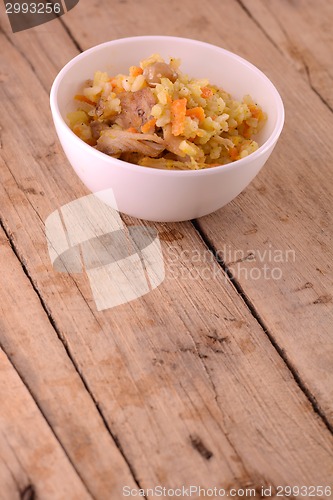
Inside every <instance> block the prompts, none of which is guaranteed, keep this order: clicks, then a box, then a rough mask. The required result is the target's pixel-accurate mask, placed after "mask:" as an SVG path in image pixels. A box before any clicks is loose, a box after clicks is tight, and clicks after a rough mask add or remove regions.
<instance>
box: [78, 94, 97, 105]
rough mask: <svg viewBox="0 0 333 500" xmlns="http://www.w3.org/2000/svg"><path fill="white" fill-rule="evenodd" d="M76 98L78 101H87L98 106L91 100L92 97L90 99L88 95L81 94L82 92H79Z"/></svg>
mask: <svg viewBox="0 0 333 500" xmlns="http://www.w3.org/2000/svg"><path fill="white" fill-rule="evenodd" d="M74 99H75V100H76V101H81V102H86V103H87V104H90V105H91V106H96V104H95V103H94V102H93V101H91V100H90V99H88V97H86V96H85V95H81V94H77V95H76V96H75V97H74Z"/></svg>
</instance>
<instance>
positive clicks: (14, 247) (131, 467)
mask: <svg viewBox="0 0 333 500" xmlns="http://www.w3.org/2000/svg"><path fill="white" fill-rule="evenodd" d="M0 228H1V229H2V230H3V232H4V233H5V235H6V237H7V239H8V242H9V244H10V247H11V249H12V251H13V253H14V255H15V257H16V258H17V260H18V261H19V263H20V264H21V267H22V270H23V272H24V274H25V275H26V277H27V278H28V280H29V282H30V284H31V286H32V289H33V290H34V292H35V293H36V295H37V297H38V299H39V301H40V304H41V306H42V308H43V310H44V311H45V313H46V315H47V318H48V320H49V322H50V324H51V326H52V328H53V329H54V331H55V333H56V335H57V337H58V339H59V340H60V342H61V343H62V344H63V346H64V349H65V351H66V354H67V356H68V357H69V359H70V361H71V363H72V364H73V366H74V369H75V371H76V372H77V374H78V375H79V377H80V379H81V381H82V383H83V385H84V388H85V389H86V391H87V392H88V394H89V396H90V397H91V399H92V400H93V402H94V405H95V407H96V410H97V412H98V414H99V416H100V417H101V419H102V422H103V424H104V426H105V427H106V429H107V431H108V433H109V434H110V436H111V438H112V440H113V442H114V443H115V445H116V447H117V449H118V450H119V453H120V454H121V456H122V457H123V459H124V461H125V463H126V464H127V466H128V469H129V471H130V473H131V475H132V477H133V480H134V482H135V484H136V485H137V487H138V489H140V490H141V489H142V486H141V485H140V482H139V479H138V477H137V475H136V472H135V470H134V468H133V466H132V464H131V463H130V461H129V459H128V458H127V456H126V454H125V452H124V449H123V447H122V445H121V443H120V441H119V438H118V437H117V436H116V435H115V434H114V433H113V432H112V430H111V428H110V426H109V424H108V422H107V420H106V419H105V417H104V414H103V412H102V411H101V409H100V407H99V405H98V402H97V401H96V399H95V398H94V396H93V394H92V393H91V391H90V389H89V386H88V385H87V383H86V380H85V378H84V377H83V375H82V374H81V373H80V370H79V368H78V366H77V364H76V362H75V359H74V358H73V356H72V355H71V352H70V350H69V348H68V345H67V342H66V341H65V339H64V338H62V336H61V334H60V331H59V328H58V327H57V325H56V322H55V320H54V318H53V317H52V315H51V314H50V311H49V310H48V308H47V305H46V303H45V302H44V300H43V298H42V296H41V294H40V292H39V290H38V287H37V285H36V284H35V283H34V281H33V279H32V277H31V276H30V274H29V272H28V269H27V267H26V265H25V264H24V262H23V260H22V259H21V258H20V255H19V252H18V250H17V248H16V246H15V243H14V241H13V238H12V237H11V235H10V233H9V231H8V230H7V229H6V227H5V224H4V222H3V220H2V219H1V217H0ZM0 349H2V351H3V352H4V353H5V354H6V356H7V358H8V359H9V361H10V363H11V364H12V366H13V368H14V369H15V371H16V372H17V374H18V376H19V377H20V379H21V381H22V383H23V384H24V385H25V387H26V388H27V390H28V391H29V394H30V395H31V397H32V399H33V400H34V402H35V403H36V406H37V407H38V409H39V411H40V412H41V414H42V415H43V417H44V419H45V420H46V422H47V424H48V425H49V427H50V429H51V430H52V433H53V434H54V436H55V437H56V439H57V441H58V442H59V444H60V446H61V447H62V449H63V450H64V453H65V454H66V457H67V458H68V460H69V462H70V463H71V465H72V466H73V468H74V469H75V471H76V473H77V475H78V476H79V478H80V479H81V481H82V483H83V485H84V486H85V488H86V490H87V492H88V493H89V494H90V496H91V497H92V498H93V499H95V497H94V495H93V494H92V492H91V491H90V490H89V488H88V486H87V484H86V483H85V481H84V479H83V477H82V476H81V475H80V472H79V471H78V470H77V468H76V466H75V464H74V463H73V461H72V460H71V458H70V456H69V455H68V453H67V451H66V449H65V448H64V446H63V445H62V443H61V441H60V440H59V439H58V437H57V436H56V434H55V433H54V430H53V428H52V426H51V424H50V422H49V421H48V418H47V416H46V415H45V413H44V412H43V410H42V408H41V407H40V405H39V404H38V401H36V399H35V398H34V396H33V394H32V392H31V391H30V388H29V385H28V384H27V383H26V382H25V380H24V379H23V377H22V376H21V374H20V373H19V371H18V370H17V368H16V366H15V365H14V363H13V361H12V359H11V358H10V356H9V355H8V353H7V352H6V350H5V349H4V347H3V346H2V345H1V342H0ZM142 498H145V499H146V500H147V497H146V496H143V497H142Z"/></svg>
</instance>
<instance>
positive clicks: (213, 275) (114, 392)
mask: <svg viewBox="0 0 333 500" xmlns="http://www.w3.org/2000/svg"><path fill="white" fill-rule="evenodd" d="M78 8H79V7H78ZM1 42H3V43H4V46H5V49H6V50H5V52H4V54H5V57H4V68H5V70H6V71H7V72H8V73H9V74H11V75H13V78H11V81H12V82H13V86H12V87H11V88H8V87H6V88H2V92H3V94H4V96H3V97H5V98H2V100H1V102H2V103H3V104H2V107H3V110H4V115H5V116H6V115H7V113H8V106H10V101H11V99H13V96H16V98H17V99H19V100H22V102H24V104H25V106H20V108H19V109H20V111H19V116H17V117H16V116H14V117H13V120H12V122H11V129H10V131H9V129H8V127H6V124H5V123H2V127H3V138H2V139H3V150H2V158H3V161H2V164H1V173H0V175H1V187H0V195H1V197H2V205H1V211H2V218H3V223H4V225H5V227H6V229H7V231H8V233H9V234H10V237H11V241H12V243H13V244H14V245H15V247H16V248H17V252H18V254H19V255H20V257H21V259H22V260H23V261H24V262H25V265H26V268H27V271H28V272H29V273H30V274H31V276H32V279H33V282H34V284H35V286H36V287H37V288H38V290H39V293H40V296H41V298H42V300H43V301H44V302H45V304H46V305H47V308H48V311H49V313H50V314H51V316H52V317H53V319H54V321H55V324H56V325H57V327H58V329H59V332H60V334H61V336H62V338H63V339H64V342H66V344H67V346H68V350H69V353H70V355H71V356H72V358H73V359H75V361H76V363H77V366H78V368H79V372H80V373H81V375H82V377H83V378H84V380H85V383H86V384H87V386H88V387H89V390H90V392H91V393H92V394H93V395H94V398H95V400H96V401H98V404H99V407H100V409H101V411H102V412H103V415H104V417H105V419H106V421H107V422H108V424H109V426H110V427H111V428H112V431H113V433H114V434H115V435H116V436H117V438H118V439H119V442H120V443H121V446H122V448H123V450H124V453H125V454H126V456H127V458H128V460H129V461H130V463H131V464H132V467H133V468H134V469H135V471H136V475H137V477H138V479H139V481H140V484H142V485H144V486H145V487H147V486H153V485H156V484H163V485H166V486H170V487H172V486H179V485H189V484H200V485H201V486H203V487H211V486H215V485H217V486H224V487H226V488H228V487H230V486H234V485H236V486H239V485H244V484H245V483H246V484H253V485H255V486H256V487H259V486H260V484H263V483H264V484H267V483H268V484H272V485H278V484H310V483H311V484H322V483H324V484H328V483H329V481H330V480H331V477H332V466H331V461H332V445H333V443H332V436H331V435H330V434H329V432H328V430H327V429H326V428H325V426H324V425H323V423H322V421H321V420H320V419H319V418H318V417H317V415H315V414H314V413H313V410H312V407H311V405H310V404H309V402H308V400H307V399H306V397H305V396H304V394H303V393H302V392H301V391H300V390H299V388H298V386H297V384H296V383H295V381H294V379H293V377H292V376H291V374H290V372H289V371H288V369H287V368H286V366H285V364H284V363H283V361H282V360H281V358H280V356H279V355H278V354H277V352H276V350H275V349H274V348H273V347H272V345H271V343H270V342H269V340H268V339H267V337H266V335H265V334H264V332H263V331H262V329H261V328H260V327H259V325H258V323H257V321H256V320H255V319H254V318H253V317H252V316H251V314H249V312H248V310H247V308H246V307H245V306H244V303H243V302H242V300H241V299H240V297H239V296H238V294H237V293H236V291H235V290H234V288H233V286H232V285H231V284H230V282H229V280H228V279H226V277H225V275H224V273H223V272H222V271H221V269H220V268H219V267H217V266H216V265H214V263H212V262H211V261H210V260H208V262H206V261H205V260H204V258H203V257H202V256H206V255H207V254H206V252H207V249H206V248H205V246H204V245H203V244H202V241H201V240H200V238H198V235H197V234H196V232H195V231H194V229H193V227H192V226H191V224H189V223H187V224H185V223H184V224H179V225H176V224H175V225H171V224H170V225H156V226H155V227H157V228H158V229H159V230H160V231H161V232H162V235H163V236H162V238H164V244H163V249H164V252H165V255H166V264H167V272H168V274H167V279H166V280H165V281H164V283H163V284H162V285H161V286H160V287H159V288H158V289H156V290H154V291H153V292H151V293H150V294H149V295H147V296H145V297H142V298H141V299H140V300H137V301H135V302H131V303H129V304H126V305H123V306H119V307H118V308H116V309H109V310H104V311H101V312H97V311H96V309H95V308H94V302H93V300H92V296H91V291H90V289H89V286H88V283H87V281H85V278H84V277H83V276H80V275H72V276H66V275H63V274H59V273H55V272H53V270H52V267H51V265H50V262H49V259H48V255H47V249H46V244H45V239H44V227H43V221H44V220H45V219H46V217H47V216H48V215H49V214H50V213H51V212H52V211H54V210H55V209H57V208H58V207H59V206H61V205H62V204H63V203H66V202H68V201H71V200H72V199H76V198H77V197H79V196H81V195H82V194H83V193H86V191H85V190H84V189H83V188H82V186H81V185H80V183H79V182H78V180H77V178H76V177H75V176H74V174H73V173H72V172H71V170H70V169H69V168H68V165H67V164H66V162H65V160H64V157H63V155H62V153H61V151H60V148H59V147H58V146H57V144H55V143H54V141H55V138H54V133H53V131H52V129H51V128H50V126H49V124H50V115H49V113H48V108H47V96H46V95H45V94H44V93H43V91H42V88H41V87H40V85H39V84H38V82H36V79H35V76H34V75H33V73H32V72H31V70H30V69H29V67H28V65H27V63H26V62H24V61H23V60H22V58H20V57H18V56H17V54H16V52H15V50H14V48H13V46H10V44H8V43H6V41H5V40H1ZM14 54H15V58H16V65H15V67H13V65H12V64H11V60H12V59H13V57H14ZM20 75H23V76H22V77H20ZM20 78H24V81H25V86H24V87H22V85H21V84H20ZM36 93H37V94H38V104H39V106H38V111H37V110H36V108H35V106H33V105H32V104H31V103H32V102H33V99H34V96H35V94H36ZM41 110H43V112H42V113H41ZM22 123H23V124H24V123H29V125H30V126H29V136H27V135H26V133H27V129H25V133H22V131H21V127H22ZM18 140H19V141H20V144H21V148H22V151H23V152H24V153H21V152H20V150H18V151H16V149H17V148H15V146H16V144H17V141H18ZM51 145H52V148H50V146H51ZM14 150H15V151H16V152H15V157H14V155H13V151H14ZM50 150H51V151H50ZM46 152H48V153H50V152H51V153H52V154H51V155H50V154H49V156H48V158H47V160H45V155H46ZM193 250H197V251H198V253H199V255H200V256H201V258H200V259H199V262H198V263H195V264H194V263H193V262H192V261H191V259H190V261H189V259H188V255H189V254H191V252H192V251H193ZM184 251H185V252H187V253H185V252H184ZM175 252H176V254H178V257H177V261H176V266H175V267H172V264H173V262H172V258H173V257H172V255H174V253H175ZM194 272H197V273H199V276H201V279H193V278H192V273H194ZM180 276H182V278H181V279H180ZM204 276H206V278H205V279H204Z"/></svg>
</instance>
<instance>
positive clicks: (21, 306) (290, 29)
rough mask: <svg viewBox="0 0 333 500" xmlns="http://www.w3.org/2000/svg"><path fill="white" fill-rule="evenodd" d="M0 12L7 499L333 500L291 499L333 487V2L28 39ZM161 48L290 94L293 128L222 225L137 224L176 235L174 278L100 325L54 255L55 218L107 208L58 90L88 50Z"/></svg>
mask: <svg viewBox="0 0 333 500" xmlns="http://www.w3.org/2000/svg"><path fill="white" fill-rule="evenodd" d="M0 7H1V9H0V17H1V19H0V21H1V26H0V39H1V49H0V50H1V65H0V99H1V100H0V106H1V113H0V126H1V131H0V135H1V149H0V199H1V204H0V224H1V228H0V266H1V286H0V311H1V317H0V397H1V400H0V401H1V404H0V499H1V500H14V499H19V498H21V499H24V500H28V499H29V500H32V499H64V500H65V499H66V500H71V499H80V500H83V499H86V498H87V499H89V498H90V499H91V498H93V499H110V500H118V499H121V498H125V493H126V491H129V489H131V490H134V491H132V497H133V498H134V496H135V492H136V493H138V491H139V489H140V488H141V489H142V490H146V489H147V488H154V487H156V486H158V485H160V486H161V487H166V488H177V487H189V486H190V485H197V486H201V487H202V488H204V489H209V488H214V487H217V488H225V489H226V491H229V490H230V489H231V488H234V489H235V490H234V491H236V490H238V489H240V488H243V490H244V491H245V490H246V489H247V488H254V489H255V490H256V496H257V498H262V497H263V496H264V495H262V490H261V489H262V487H263V486H265V487H271V495H270V496H271V497H272V498H312V497H316V498H333V495H332V494H330V493H329V489H327V490H323V492H321V490H320V489H316V490H315V491H310V490H309V489H308V490H306V489H305V490H303V492H302V494H301V493H300V494H299V495H298V494H297V491H296V492H295V490H294V492H293V496H292V497H290V496H289V495H288V491H287V490H282V489H281V488H280V489H279V486H288V485H291V486H294V485H298V486H305V487H309V486H311V485H312V486H314V487H317V486H323V487H324V488H325V487H328V486H332V478H333V437H332V432H333V338H332V337H333V335H332V334H333V317H332V300H333V299H332V295H333V274H332V194H333V192H332V191H333V190H332V186H333V183H332V181H333V171H332V165H333V156H332V137H333V115H332V110H333V91H332V89H333V64H332V54H333V36H332V18H333V4H332V2H327V1H326V0H317V1H316V2H313V1H312V0H302V1H301V0H289V1H288V0H280V1H278V0H237V1H236V0H208V1H207V2H203V1H202V0H191V1H190V0H183V1H182V2H179V1H178V0H168V1H165V2H163V1H158V0H143V1H141V2H139V1H138V0H113V1H112V2H111V1H109V2H108V1H107V0H99V1H95V0H80V3H79V4H78V6H77V7H75V8H74V9H73V10H72V11H71V12H69V13H67V14H66V15H65V16H63V17H61V18H60V19H57V20H54V21H52V22H50V23H48V24H45V25H42V26H39V27H37V28H33V29H30V30H26V31H22V32H20V33H16V34H13V33H12V32H11V29H10V25H9V22H8V19H7V17H6V15H5V10H4V5H3V4H1V6H0ZM144 34H151V35H154V34H166V35H176V36H184V37H188V38H196V39H199V40H203V41H207V42H210V43H213V44H216V45H219V46H221V47H224V48H226V49H229V50H231V51H233V52H236V53H238V54H239V55H241V56H243V57H245V58H246V59H248V60H249V61H251V62H252V63H254V64H255V65H256V66H258V67H259V68H260V69H261V70H262V71H264V72H265V73H266V74H267V75H268V77H269V78H270V79H271V80H272V81H273V82H274V84H275V85H276V86H277V88H278V90H279V91H280V93H281V96H282V98H283V100H284V104H285V108H286V123H285V127H284V130H283V132H282V135H281V138H280V141H279V143H278V145H277V147H276V149H275V151H274V152H273V154H272V156H271V158H270V159H269V161H268V162H267V164H266V166H265V167H264V169H263V170H262V171H261V172H260V174H259V175H258V177H257V178H256V179H255V180H254V181H253V182H252V183H251V185H250V186H249V187H248V188H247V189H245V191H244V192H243V193H242V194H241V195H240V196H238V197H237V198H236V199H235V200H234V201H233V202H232V203H230V204H229V205H227V206H226V207H224V208H223V209H221V210H219V211H218V212H216V213H214V214H211V215H209V216H206V217H203V218H201V219H199V220H196V221H192V222H186V223H174V224H169V223H168V224H166V223H160V224H153V223H147V222H144V221H136V220H134V219H131V218H130V217H124V220H125V221H126V224H128V225H132V224H141V225H146V226H147V225H148V226H153V227H154V228H155V229H157V231H158V232H159V235H160V240H161V245H162V251H163V255H164V260H165V266H166V277H165V280H164V281H163V283H162V284H161V285H160V286H159V287H157V288H156V289H155V290H153V291H151V292H150V293H149V294H147V295H145V296H143V297H141V298H139V299H137V300H134V301H131V302H129V303H127V304H123V305H120V306H118V307H114V308H109V309H105V310H102V311H98V310H97V308H96V305H95V303H94V300H93V297H92V292H91V288H90V285H89V281H88V280H87V276H86V275H85V274H84V273H83V274H79V273H73V274H65V273H60V272H57V271H56V270H54V269H53V267H52V264H51V262H50V258H49V254H48V248H47V244H46V238H45V220H46V219H47V217H48V216H49V215H50V214H51V213H52V212H54V211H55V210H57V209H59V208H60V207H61V206H62V205H64V204H66V203H69V202H71V201H73V200H76V199H78V198H80V197H82V196H85V195H87V194H88V193H89V192H88V190H87V189H86V188H85V187H84V186H83V184H82V183H81V182H80V181H79V179H78V177H77V176H76V174H75V173H74V171H73V170H72V169H71V167H70V165H69V163H68V161H67V160H66V158H65V156H64V154H63V152H62V149H61V147H60V145H59V142H58V139H57V136H56V133H55V130H54V127H53V123H52V119H51V114H50V109H49V90H50V87H51V84H52V82H53V80H54V78H55V76H56V74H57V73H58V71H59V70H60V68H61V67H62V66H63V65H64V64H65V63H66V62H67V61H69V60H70V59H71V58H72V57H74V56H75V55H77V54H78V53H79V52H80V51H82V50H85V49H87V48H89V47H91V46H93V45H95V44H98V43H101V42H104V41H107V40H110V39H116V38H120V37H126V36H132V35H144ZM152 52H154V50H153V47H152ZM174 55H176V54H174ZM221 253H222V256H223V262H221V259H219V262H218V260H217V259H216V258H215V257H216V255H217V254H218V255H219V256H221ZM173 255H176V256H177V258H176V260H174V259H173V258H172V256H173ZM194 256H196V258H194ZM171 264H172V265H171ZM264 266H266V267H264ZM264 269H266V274H265V271H264ZM126 486H127V487H128V489H127V490H126V491H125V490H124V489H123V488H124V487H126ZM279 492H280V495H279ZM141 493H142V494H143V493H145V496H146V498H149V499H150V498H155V497H156V498H157V496H156V495H154V494H153V492H149V491H148V492H147V491H145V492H141ZM171 493H172V492H170V495H169V497H170V498H171ZM185 493H186V492H185ZM185 493H182V497H183V498H186V494H185ZM312 493H315V494H312ZM260 495H261V496H260ZM244 496H245V495H243V496H242V493H241V492H237V494H236V495H235V496H234V498H243V497H244ZM246 496H250V494H249V493H247V495H246ZM266 496H269V491H268V490H267V494H266ZM192 498H199V494H193V495H192ZM213 498H218V496H217V495H215V496H213Z"/></svg>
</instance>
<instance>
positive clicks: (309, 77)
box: [235, 0, 333, 113]
mask: <svg viewBox="0 0 333 500" xmlns="http://www.w3.org/2000/svg"><path fill="white" fill-rule="evenodd" d="M235 1H236V2H237V3H238V5H239V6H240V7H241V9H242V10H243V11H244V12H245V14H246V15H247V16H248V17H249V18H250V19H251V21H253V22H254V24H255V25H256V26H257V27H258V28H259V29H260V31H261V32H262V33H263V35H265V37H266V38H267V40H268V41H269V42H270V43H271V44H272V45H274V47H275V48H276V49H277V50H278V52H279V53H280V54H281V55H282V56H283V57H285V55H284V53H283V51H282V50H281V49H280V47H279V45H278V44H277V43H276V42H275V40H274V39H273V38H272V37H271V36H270V35H269V33H268V32H267V31H265V30H264V28H263V26H262V25H261V24H260V22H259V21H257V19H256V18H255V17H254V16H253V15H252V13H251V11H250V9H249V8H248V7H247V6H246V5H245V3H244V0H235ZM280 28H281V29H282V31H283V32H284V34H285V35H286V37H287V38H288V35H287V33H286V32H285V30H284V29H283V27H282V26H281V25H280ZM302 63H303V66H304V69H305V74H306V77H307V83H308V85H309V87H310V89H311V90H312V91H313V92H314V93H315V94H316V95H317V96H318V97H319V99H320V100H321V102H322V103H323V104H325V106H326V107H327V108H328V109H329V110H330V111H331V112H332V113H333V109H332V108H331V106H330V105H329V103H328V102H327V101H326V100H325V99H324V97H323V96H322V95H321V94H320V92H318V90H317V89H316V88H315V86H314V85H313V84H312V82H311V75H310V70H309V66H308V64H307V63H306V61H305V60H304V58H302Z"/></svg>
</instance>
